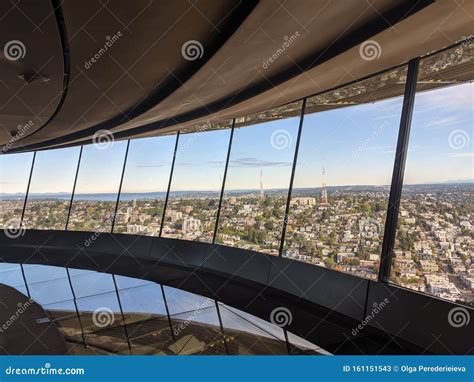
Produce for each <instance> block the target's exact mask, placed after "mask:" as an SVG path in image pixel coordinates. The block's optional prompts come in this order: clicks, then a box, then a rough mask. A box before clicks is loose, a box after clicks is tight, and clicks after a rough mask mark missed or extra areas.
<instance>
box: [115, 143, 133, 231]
mask: <svg viewBox="0 0 474 382" xmlns="http://www.w3.org/2000/svg"><path fill="white" fill-rule="evenodd" d="M129 147H130V139H129V140H128V141H127V148H126V149H125V157H124V158H123V167H122V176H121V177H120V184H119V189H118V193H117V202H116V203H115V210H114V214H113V216H112V226H111V227H110V232H111V233H114V228H115V219H116V218H117V211H118V206H119V202H120V195H121V194H122V185H123V177H124V175H125V168H126V166H127V158H128V149H129Z"/></svg>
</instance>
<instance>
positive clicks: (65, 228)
mask: <svg viewBox="0 0 474 382" xmlns="http://www.w3.org/2000/svg"><path fill="white" fill-rule="evenodd" d="M83 148H84V146H81V149H80V150H79V158H78V159H77V167H76V176H75V177H74V183H73V185H72V192H71V201H70V202H69V210H68V212H67V219H66V226H65V227H64V230H65V231H67V227H68V225H69V218H70V216H71V209H72V203H73V201H74V194H75V193H76V185H77V176H78V175H79V167H80V166H81V160H82V150H83Z"/></svg>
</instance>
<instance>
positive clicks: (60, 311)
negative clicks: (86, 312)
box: [43, 300, 82, 338]
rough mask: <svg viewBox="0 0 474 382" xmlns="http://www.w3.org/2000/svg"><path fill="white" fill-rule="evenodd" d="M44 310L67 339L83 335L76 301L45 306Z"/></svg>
mask: <svg viewBox="0 0 474 382" xmlns="http://www.w3.org/2000/svg"><path fill="white" fill-rule="evenodd" d="M43 309H44V310H45V312H46V314H47V315H48V318H49V319H50V320H51V321H52V322H54V323H55V324H56V325H57V326H58V328H59V329H60V330H61V331H62V333H63V334H64V336H65V337H66V338H71V337H75V336H80V335H82V330H81V324H80V322H79V317H78V315H77V311H76V307H75V305H74V301H72V300H69V301H63V302H59V303H56V304H50V305H44V306H43Z"/></svg>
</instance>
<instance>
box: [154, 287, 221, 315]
mask: <svg viewBox="0 0 474 382" xmlns="http://www.w3.org/2000/svg"><path fill="white" fill-rule="evenodd" d="M163 289H164V292H165V297H166V302H167V304H168V309H169V312H170V314H171V315H174V314H179V313H184V312H191V311H194V310H198V309H205V308H208V307H210V306H213V305H214V301H213V300H211V299H209V298H207V297H203V296H199V295H197V294H194V293H191V292H187V291H185V290H181V289H176V288H172V287H168V286H163Z"/></svg>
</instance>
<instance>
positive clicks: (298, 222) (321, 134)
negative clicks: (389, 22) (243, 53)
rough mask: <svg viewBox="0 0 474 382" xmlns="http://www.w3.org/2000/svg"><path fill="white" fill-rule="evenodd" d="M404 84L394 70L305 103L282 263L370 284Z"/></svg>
mask: <svg viewBox="0 0 474 382" xmlns="http://www.w3.org/2000/svg"><path fill="white" fill-rule="evenodd" d="M405 79H406V67H403V68H398V69H396V70H394V71H391V72H387V73H383V74H381V75H378V76H375V77H373V78H370V79H367V80H365V81H362V82H357V83H355V84H352V85H349V86H348V87H345V88H342V89H338V90H336V91H334V92H333V93H335V94H327V95H323V96H316V97H314V98H310V99H308V104H309V105H310V107H309V110H310V111H311V110H316V111H318V112H316V113H313V114H306V115H305V118H304V124H303V130H302V135H301V144H300V149H299V153H298V162H297V166H296V171H295V179H294V184H293V192H292V199H291V203H290V212H289V216H288V226H287V232H286V236H285V244H284V250H283V256H285V257H289V258H292V259H295V260H299V261H303V262H307V263H311V264H316V265H319V266H323V267H327V268H333V269H336V270H339V271H343V272H349V273H352V274H355V275H358V276H363V277H368V278H372V279H375V278H376V276H377V273H378V268H379V263H380V252H381V248H382V241H383V228H384V224H385V218H386V211H387V203H388V196H389V192H390V183H391V178H392V172H393V161H394V158H395V149H396V145H397V136H398V129H399V124H400V115H401V109H402V104H403V96H402V94H403V89H404V86H403V84H404V81H405ZM384 84H386V86H387V87H388V90H387V89H385V88H384ZM395 90H398V93H399V94H400V96H398V97H395V98H388V99H383V100H379V101H376V102H373V103H372V101H374V99H380V98H386V96H387V93H388V96H389V97H392V96H393V95H394V94H396V91H395ZM374 93H375V94H374ZM369 102H370V103H369ZM330 105H332V106H330ZM334 105H340V106H339V107H336V108H334V107H335V106H334ZM345 105H353V106H350V107H341V106H345ZM328 108H329V110H328Z"/></svg>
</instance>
